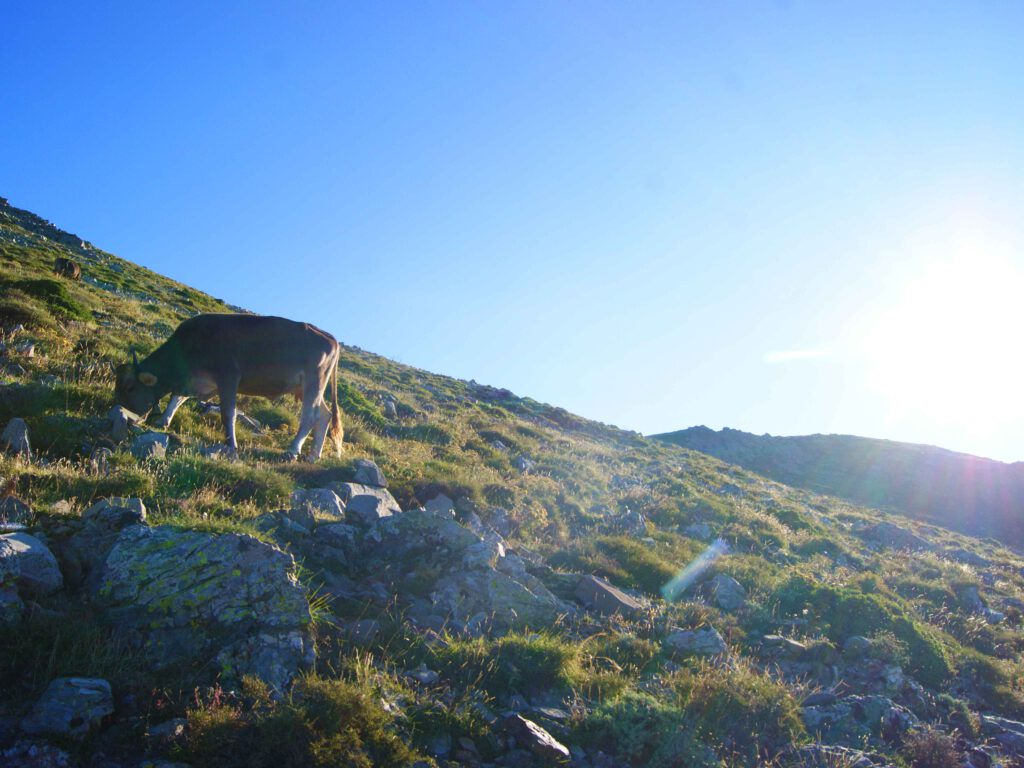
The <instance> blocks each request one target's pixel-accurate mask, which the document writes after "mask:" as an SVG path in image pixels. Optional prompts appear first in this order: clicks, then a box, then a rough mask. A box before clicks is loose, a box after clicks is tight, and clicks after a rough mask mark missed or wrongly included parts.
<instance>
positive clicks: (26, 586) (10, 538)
mask: <svg viewBox="0 0 1024 768" xmlns="http://www.w3.org/2000/svg"><path fill="white" fill-rule="evenodd" d="M0 540H2V541H4V542H6V543H7V545H8V546H6V547H4V548H3V549H0V559H6V558H9V557H10V558H14V559H15V560H17V561H18V570H19V574H18V589H19V590H20V591H21V592H27V593H29V594H34V595H49V594H52V593H54V592H56V591H57V590H58V589H60V588H61V587H62V586H64V577H63V576H62V575H61V572H60V566H59V565H57V558H56V557H54V556H53V552H51V551H50V548H49V547H47V546H46V545H45V544H43V542H41V541H40V540H39V539H37V538H36V537H35V536H31V535H29V534H27V533H23V532H20V531H19V532H18V533H7V534H4V535H2V536H0ZM2 570H4V568H3V567H2V566H0V571H2Z"/></svg>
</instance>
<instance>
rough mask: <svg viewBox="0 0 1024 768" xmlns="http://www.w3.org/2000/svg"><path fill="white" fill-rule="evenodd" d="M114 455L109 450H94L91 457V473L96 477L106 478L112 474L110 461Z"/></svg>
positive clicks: (102, 448) (101, 447) (101, 448)
mask: <svg viewBox="0 0 1024 768" xmlns="http://www.w3.org/2000/svg"><path fill="white" fill-rule="evenodd" d="M113 455H114V452H113V451H112V450H110V449H109V448H105V447H103V446H100V447H99V448H94V449H93V452H92V453H91V454H90V455H89V471H90V472H92V474H94V475H100V476H103V477H106V476H107V475H109V474H110V459H111V457H112V456H113Z"/></svg>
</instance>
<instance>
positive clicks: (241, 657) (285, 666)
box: [217, 630, 316, 695]
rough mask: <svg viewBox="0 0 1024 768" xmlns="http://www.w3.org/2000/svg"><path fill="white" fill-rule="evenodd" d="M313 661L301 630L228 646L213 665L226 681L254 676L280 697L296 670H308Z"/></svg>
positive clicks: (313, 654)
mask: <svg viewBox="0 0 1024 768" xmlns="http://www.w3.org/2000/svg"><path fill="white" fill-rule="evenodd" d="M315 661H316V652H315V651H314V649H313V641H312V639H311V638H310V637H309V635H308V634H307V633H306V632H304V631H299V630H292V631H290V632H277V633H268V632H261V633H260V634H258V635H256V636H254V637H247V638H245V639H243V640H239V641H238V642H236V643H234V644H232V645H230V646H228V647H227V648H224V649H223V650H221V652H220V653H218V654H217V663H218V664H219V665H220V668H221V671H222V673H223V674H224V676H225V677H226V678H227V679H229V680H239V679H241V677H242V675H254V676H255V677H258V678H259V679H260V680H262V681H263V682H265V683H266V684H267V685H269V686H270V688H271V690H273V691H274V693H275V694H278V695H283V694H284V693H285V692H286V691H287V688H288V685H289V683H291V681H292V679H293V678H294V677H295V674H296V671H297V670H301V669H311V668H312V667H313V664H314V662H315Z"/></svg>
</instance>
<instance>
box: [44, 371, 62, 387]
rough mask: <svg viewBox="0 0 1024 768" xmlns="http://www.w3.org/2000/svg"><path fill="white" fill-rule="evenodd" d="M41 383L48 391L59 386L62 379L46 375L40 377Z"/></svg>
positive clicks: (49, 374) (50, 374)
mask: <svg viewBox="0 0 1024 768" xmlns="http://www.w3.org/2000/svg"><path fill="white" fill-rule="evenodd" d="M39 383H40V384H42V385H43V386H44V387H46V388H47V389H53V388H54V387H56V386H57V385H58V384H60V379H58V378H57V377H56V376H54V375H53V374H52V373H44V374H43V375H42V376H40V377H39Z"/></svg>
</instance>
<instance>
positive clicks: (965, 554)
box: [942, 547, 992, 568]
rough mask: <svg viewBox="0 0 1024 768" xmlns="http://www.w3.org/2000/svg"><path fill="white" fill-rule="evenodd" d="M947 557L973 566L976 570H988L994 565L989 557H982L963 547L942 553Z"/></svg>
mask: <svg viewBox="0 0 1024 768" xmlns="http://www.w3.org/2000/svg"><path fill="white" fill-rule="evenodd" d="M942 554H943V555H944V556H945V557H948V558H950V559H951V560H956V561H957V562H960V563H964V564H965V565H972V566H974V567H975V568H988V567H989V566H991V565H992V561H991V560H989V559H988V558H987V557H982V556H981V555H979V554H978V553H977V552H972V551H971V550H969V549H964V548H963V547H955V548H952V549H947V550H945V551H944V552H943V553H942Z"/></svg>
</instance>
